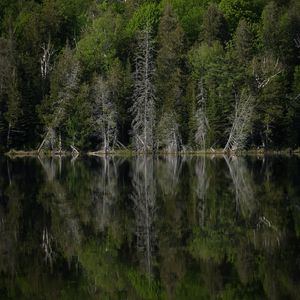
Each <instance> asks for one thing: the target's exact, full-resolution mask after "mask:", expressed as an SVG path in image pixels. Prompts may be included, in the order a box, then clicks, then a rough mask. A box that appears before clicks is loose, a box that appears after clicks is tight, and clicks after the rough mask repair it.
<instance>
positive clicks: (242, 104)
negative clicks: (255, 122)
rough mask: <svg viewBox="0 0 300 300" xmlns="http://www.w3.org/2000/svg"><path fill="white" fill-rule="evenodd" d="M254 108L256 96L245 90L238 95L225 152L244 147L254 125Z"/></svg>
mask: <svg viewBox="0 0 300 300" xmlns="http://www.w3.org/2000/svg"><path fill="white" fill-rule="evenodd" d="M253 109H254V98H253V97H252V96H251V95H247V94H246V92H244V91H243V92H242V95H241V96H240V97H238V96H236V101H235V107H234V113H233V116H232V126H231V128H230V131H229V137H228V140H227V143H226V145H225V147H224V149H223V152H226V151H228V150H229V151H233V152H234V151H236V150H239V149H243V148H244V146H245V143H246V141H247V137H248V134H249V132H250V129H251V125H252V114H253Z"/></svg>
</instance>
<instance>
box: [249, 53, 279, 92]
mask: <svg viewBox="0 0 300 300" xmlns="http://www.w3.org/2000/svg"><path fill="white" fill-rule="evenodd" d="M282 71H283V68H282V66H281V64H280V62H279V59H275V58H274V57H273V56H271V55H266V56H264V57H262V58H254V59H253V62H252V73H253V76H254V78H255V81H256V85H257V89H258V90H261V89H263V88H264V87H266V86H267V85H268V84H269V83H270V82H271V81H272V80H273V79H274V78H275V77H276V76H278V75H279V74H280V73H281V72H282Z"/></svg>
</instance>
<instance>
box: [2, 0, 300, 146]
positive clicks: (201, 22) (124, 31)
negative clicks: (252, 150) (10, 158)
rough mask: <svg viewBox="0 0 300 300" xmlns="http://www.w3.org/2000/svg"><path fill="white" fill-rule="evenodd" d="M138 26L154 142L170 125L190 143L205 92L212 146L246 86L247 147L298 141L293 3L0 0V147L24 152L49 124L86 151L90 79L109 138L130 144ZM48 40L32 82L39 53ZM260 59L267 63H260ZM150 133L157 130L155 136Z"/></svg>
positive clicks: (297, 18)
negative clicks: (146, 48) (106, 107)
mask: <svg viewBox="0 0 300 300" xmlns="http://www.w3.org/2000/svg"><path fill="white" fill-rule="evenodd" d="M145 27H150V28H151V32H152V35H153V42H154V43H153V46H154V48H155V49H154V56H153V61H152V62H151V64H153V65H155V69H156V71H155V74H156V75H155V87H154V89H155V90H156V92H157V96H158V100H157V101H156V103H155V114H156V116H157V119H156V125H155V127H156V128H155V130H154V131H155V132H156V136H157V137H158V136H161V135H166V134H169V132H170V130H169V129H168V128H166V127H170V128H173V129H174V128H178V130H177V129H176V130H175V131H178V133H180V134H178V137H179V135H181V138H180V143H181V144H182V143H183V145H184V146H186V147H199V145H198V146H197V145H195V143H194V141H193V138H192V137H193V136H195V130H196V128H197V124H196V123H197V116H196V112H198V113H199V99H200V98H199V97H200V96H201V97H202V96H205V97H202V98H201V99H202V101H204V100H205V101H204V102H205V114H206V117H207V120H208V123H209V124H208V125H207V131H206V133H207V135H206V138H207V142H208V144H207V146H213V145H214V146H218V147H223V146H224V143H226V140H227V138H228V130H229V128H230V127H231V125H232V120H233V119H232V115H233V113H234V109H235V102H236V99H239V97H240V95H241V94H242V91H243V90H245V89H246V90H247V91H249V95H250V94H251V96H253V97H254V98H255V99H256V102H255V117H254V118H253V120H252V121H251V122H252V124H251V128H253V130H252V132H251V134H250V136H249V138H248V140H247V145H249V146H250V145H251V146H253V147H255V146H261V145H262V144H265V145H266V144H268V145H269V146H272V147H284V146H291V147H293V148H297V147H299V145H300V136H299V134H298V133H297V132H298V131H299V130H298V129H297V128H298V127H299V126H298V124H299V117H298V115H299V105H298V98H295V97H296V96H297V95H295V94H296V93H299V92H298V88H296V87H295V86H296V85H297V80H298V79H296V78H298V77H297V76H298V75H297V74H298V73H297V72H298V71H297V70H298V66H299V65H300V53H299V49H300V37H299V29H298V28H299V27H300V4H299V1H292V0H290V1H283V0H276V1H269V0H253V1H248V0H138V1H134V0H127V1H111V0H103V1H102V0H101V1H95V0H87V1H86V0H74V1H69V0H44V1H34V0H31V1H7V0H2V1H1V3H0V138H1V144H2V148H3V145H4V144H5V142H4V141H5V139H7V137H6V136H7V133H8V128H9V124H10V125H11V127H12V129H13V130H12V132H11V133H12V136H11V138H8V139H9V140H10V142H9V144H10V145H9V147H16V148H19V147H20V148H33V147H36V145H38V144H39V143H40V139H41V136H44V133H45V131H46V132H47V130H48V129H49V128H50V127H51V128H55V129H56V130H57V129H58V128H60V131H61V133H62V134H63V138H64V140H66V141H67V142H66V143H67V144H68V143H71V142H72V141H73V142H74V141H75V140H76V141H77V142H76V144H77V145H78V146H79V147H81V146H82V147H84V148H86V147H91V148H96V147H97V146H98V143H99V141H98V139H97V138H95V136H94V135H93V133H92V130H89V126H90V125H89V124H90V120H91V114H92V108H91V105H92V104H91V102H92V101H90V100H89V97H90V90H91V85H92V81H93V76H94V74H97V75H98V76H100V77H102V78H103V79H104V80H105V82H107V85H108V89H109V91H110V92H109V93H110V97H111V99H110V100H111V102H112V103H113V104H114V107H115V109H116V112H117V113H116V114H117V120H116V122H117V124H116V125H117V128H118V131H119V133H120V134H119V136H118V139H119V140H120V141H121V143H122V144H124V145H125V146H126V147H127V146H130V140H131V139H130V136H131V131H132V128H131V123H132V120H131V114H130V113H129V111H130V107H131V106H132V102H131V99H132V94H133V84H132V83H133V79H134V78H133V77H134V75H133V74H134V73H135V66H136V62H135V58H136V57H137V55H136V54H137V53H136V36H137V34H138V32H139V31H141V30H143V29H145ZM8 41H11V45H8ZM48 43H49V45H51V55H50V56H49V57H47V54H46V57H44V58H46V59H48V63H49V64H48V73H47V76H46V77H44V76H43V75H42V74H41V60H42V56H43V55H45V45H48ZM66 49H68V50H66ZM68 51H69V54H66V53H67V52H68ZM269 58H272V59H271V60H269ZM264 59H266V60H267V61H272V63H273V66H275V67H273V68H272V66H270V65H269V66H267V67H265V66H264ZM277 61H278V64H277V65H276V62H277ZM75 66H76V67H75ZM259 66H260V67H259ZM77 67H78V70H77ZM79 69H80V70H79ZM279 69H280V70H279ZM74 70H77V71H78V72H77V71H76V72H77V73H78V74H77V75H76V80H75V81H76V82H74V85H72V86H70V82H69V83H68V78H70V77H72V76H71V74H73V72H74ZM295 70H296V71H295ZM146 73H147V72H146ZM73 75H74V74H73ZM68 85H69V87H67V86H68ZM202 92H203V93H202ZM204 98H205V99H204ZM58 103H60V104H59V105H58ZM58 107H60V108H62V110H63V114H61V116H58V113H57V112H58ZM71 114H72V115H71ZM163 114H164V118H163V120H160V117H162V115H163ZM168 114H169V115H168ZM54 116H56V117H54ZM198 116H199V115H198ZM171 119H172V120H171ZM198 123H199V120H198ZM200 123H201V122H200ZM166 124H172V126H166ZM198 125H199V124H198ZM198 128H199V126H198ZM173 129H172V130H173ZM161 130H163V131H164V132H165V133H164V134H158V131H161ZM266 139H267V140H269V139H270V140H269V142H268V143H266ZM178 140H179V139H178ZM155 142H156V141H155Z"/></svg>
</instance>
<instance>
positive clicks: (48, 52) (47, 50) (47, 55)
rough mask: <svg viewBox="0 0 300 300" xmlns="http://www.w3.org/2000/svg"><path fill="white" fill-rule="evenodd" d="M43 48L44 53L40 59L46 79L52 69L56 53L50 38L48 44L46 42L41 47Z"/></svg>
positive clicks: (43, 76)
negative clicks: (52, 60)
mask: <svg viewBox="0 0 300 300" xmlns="http://www.w3.org/2000/svg"><path fill="white" fill-rule="evenodd" d="M41 49H42V51H43V52H42V55H41V59H40V64H41V75H42V78H43V79H46V78H47V76H48V74H49V72H51V70H52V66H51V59H52V57H53V54H54V53H55V51H54V48H53V45H52V44H51V42H50V39H49V41H48V43H47V45H46V44H45V43H44V44H43V45H42V47H41Z"/></svg>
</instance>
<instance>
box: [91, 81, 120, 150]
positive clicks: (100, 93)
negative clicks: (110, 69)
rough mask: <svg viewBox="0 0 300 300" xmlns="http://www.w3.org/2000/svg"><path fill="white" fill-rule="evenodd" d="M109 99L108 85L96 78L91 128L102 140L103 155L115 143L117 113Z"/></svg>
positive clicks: (110, 96) (110, 95)
mask: <svg viewBox="0 0 300 300" xmlns="http://www.w3.org/2000/svg"><path fill="white" fill-rule="evenodd" d="M111 99H112V94H111V92H110V89H109V86H108V83H107V82H106V81H105V80H104V79H103V78H102V77H97V78H96V80H95V84H94V86H93V127H94V132H95V135H96V136H98V137H100V138H101V140H102V149H103V151H104V153H107V152H109V151H110V150H111V149H113V148H114V145H115V144H116V142H117V131H118V130H117V112H116V109H115V105H114V103H113V102H112V100H111Z"/></svg>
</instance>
